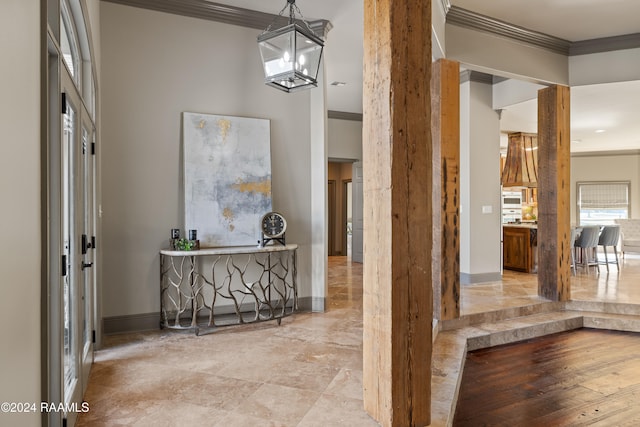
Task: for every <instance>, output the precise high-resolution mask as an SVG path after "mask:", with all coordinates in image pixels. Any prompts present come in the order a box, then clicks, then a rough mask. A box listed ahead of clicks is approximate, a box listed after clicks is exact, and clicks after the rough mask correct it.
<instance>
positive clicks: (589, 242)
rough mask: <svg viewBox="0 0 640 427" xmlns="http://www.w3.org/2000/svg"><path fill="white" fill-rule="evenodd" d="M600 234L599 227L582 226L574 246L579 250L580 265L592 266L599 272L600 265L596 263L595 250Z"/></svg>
mask: <svg viewBox="0 0 640 427" xmlns="http://www.w3.org/2000/svg"><path fill="white" fill-rule="evenodd" d="M599 234H600V227H598V226H592V227H583V228H582V232H581V233H580V236H578V238H577V239H576V243H575V247H576V248H579V249H580V251H581V259H582V265H584V266H585V267H587V272H589V267H591V266H594V267H596V268H597V270H598V272H600V266H599V265H598V256H597V254H596V250H597V249H598V240H599Z"/></svg>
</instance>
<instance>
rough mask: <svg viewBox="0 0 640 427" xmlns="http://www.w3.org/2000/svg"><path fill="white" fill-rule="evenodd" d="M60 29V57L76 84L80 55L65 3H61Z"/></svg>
mask: <svg viewBox="0 0 640 427" xmlns="http://www.w3.org/2000/svg"><path fill="white" fill-rule="evenodd" d="M60 28H61V31H60V50H62V57H63V59H64V63H65V64H67V68H69V72H70V73H71V77H72V78H73V81H75V82H76V83H77V82H78V78H79V76H78V74H79V72H80V55H79V53H78V42H77V41H76V36H75V31H74V29H73V23H72V21H71V18H70V15H69V9H68V7H67V5H66V2H62V13H61V14H60Z"/></svg>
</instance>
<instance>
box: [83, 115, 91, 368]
mask: <svg viewBox="0 0 640 427" xmlns="http://www.w3.org/2000/svg"><path fill="white" fill-rule="evenodd" d="M90 135H91V133H90V131H89V130H87V128H86V127H85V126H84V125H83V126H82V165H83V173H82V179H81V183H82V196H83V197H82V199H83V200H82V210H83V217H84V218H83V227H82V230H83V231H82V233H83V235H84V236H85V237H84V239H83V240H84V241H85V242H86V244H85V247H84V248H83V251H82V252H83V254H82V257H83V261H82V262H83V265H85V266H90V267H86V268H84V269H83V273H82V280H83V284H82V309H83V316H82V337H83V353H82V357H83V359H84V358H85V357H86V356H87V354H88V353H89V351H90V349H91V343H92V336H91V335H92V330H93V327H92V325H91V319H92V318H93V317H92V316H93V315H92V311H93V310H92V295H93V292H92V289H93V271H94V269H93V263H94V260H93V253H94V251H93V249H92V247H91V236H93V234H94V233H93V156H92V155H91V139H90Z"/></svg>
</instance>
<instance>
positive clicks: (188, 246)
mask: <svg viewBox="0 0 640 427" xmlns="http://www.w3.org/2000/svg"><path fill="white" fill-rule="evenodd" d="M169 247H170V249H171V250H173V251H194V250H198V249H200V240H198V232H197V230H189V238H188V239H186V238H181V237H180V229H179V228H172V229H171V240H170V241H169Z"/></svg>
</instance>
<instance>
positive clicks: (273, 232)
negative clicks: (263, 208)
mask: <svg viewBox="0 0 640 427" xmlns="http://www.w3.org/2000/svg"><path fill="white" fill-rule="evenodd" d="M260 229H261V231H262V242H261V243H260V246H263V247H264V246H265V245H266V244H267V243H269V242H278V243H280V244H281V245H286V243H285V237H284V236H285V232H286V231H287V220H286V219H285V218H284V216H283V215H282V214H281V213H278V212H268V213H266V214H264V216H263V217H262V219H261V220H260Z"/></svg>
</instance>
